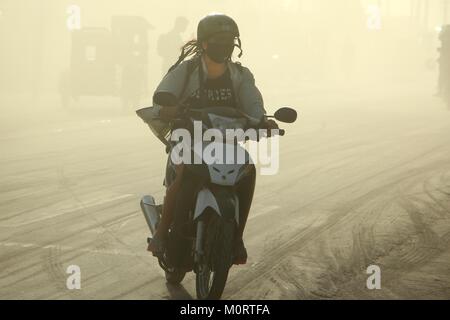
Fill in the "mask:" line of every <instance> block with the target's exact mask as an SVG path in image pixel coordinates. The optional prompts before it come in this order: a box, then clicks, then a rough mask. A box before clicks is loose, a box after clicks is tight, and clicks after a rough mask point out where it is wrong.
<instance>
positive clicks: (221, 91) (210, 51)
mask: <svg viewBox="0 0 450 320" xmlns="http://www.w3.org/2000/svg"><path fill="white" fill-rule="evenodd" d="M235 47H237V48H238V49H240V54H239V57H241V56H242V48H241V40H240V33H239V28H238V26H237V24H236V22H235V21H234V20H233V19H232V18H230V17H229V16H227V15H224V14H211V15H208V16H206V17H204V18H203V19H202V20H201V21H200V23H199V24H198V30H197V39H196V40H192V41H189V42H188V43H187V44H186V45H185V46H184V47H183V48H182V53H181V55H180V58H179V59H178V61H177V63H176V64H175V65H174V66H173V67H172V68H171V69H170V70H169V72H168V74H167V75H166V76H165V77H164V79H163V80H162V82H161V83H160V84H159V86H158V88H157V89H156V92H155V94H154V97H153V102H154V106H155V109H156V110H157V111H156V112H158V113H159V117H160V118H161V119H164V120H167V121H170V119H173V118H175V117H176V116H177V115H178V114H179V112H180V111H181V110H183V108H201V107H214V106H220V107H230V108H239V109H240V110H242V111H243V112H245V113H246V114H248V115H249V116H251V117H253V118H255V119H260V120H261V127H262V128H266V129H268V130H270V129H278V125H277V123H276V122H275V121H273V120H267V119H266V118H265V117H264V116H265V114H266V111H265V109H264V106H263V99H262V96H261V93H260V91H259V90H258V88H257V87H256V86H255V79H254V77H253V74H252V73H251V72H250V70H249V69H247V68H245V67H243V66H242V65H241V64H239V63H234V62H232V61H231V57H232V54H233V51H234V49H235ZM188 57H191V59H190V60H187V61H185V59H186V58H188ZM269 132H270V131H269ZM183 168H184V166H183V164H181V165H174V164H173V163H171V161H170V157H169V161H168V165H167V172H166V179H165V186H166V195H165V197H164V204H163V208H162V216H161V221H160V223H159V224H158V227H157V231H156V233H155V235H154V238H153V239H151V241H150V242H149V246H148V251H150V252H152V253H153V255H155V256H158V255H160V254H162V253H163V252H164V248H165V243H166V240H167V235H168V230H169V228H170V226H171V223H172V219H173V211H174V207H175V202H176V197H177V192H178V191H179V190H180V186H181V184H182V183H183V174H184V169H183ZM252 171H253V172H252V174H251V175H250V176H249V178H248V179H247V180H246V181H243V182H242V183H241V185H240V186H239V188H238V191H237V193H238V196H239V211H240V221H239V229H238V233H237V238H236V241H235V249H234V250H235V251H234V252H235V254H234V256H235V260H234V263H235V264H245V263H246V262H247V250H246V248H245V245H244V242H243V233H244V229H245V224H246V222H247V217H248V214H249V211H250V206H251V203H252V199H253V193H254V187H255V179H256V170H255V168H253V170H252Z"/></svg>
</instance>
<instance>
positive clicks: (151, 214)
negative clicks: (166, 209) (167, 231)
mask: <svg viewBox="0 0 450 320" xmlns="http://www.w3.org/2000/svg"><path fill="white" fill-rule="evenodd" d="M161 208H162V207H161V206H157V205H156V204H155V199H154V198H153V197H152V196H144V197H143V198H142V199H141V209H142V213H143V214H144V217H145V221H147V224H148V227H149V228H150V232H151V233H152V235H154V234H155V232H156V228H157V227H158V223H159V221H160V219H161V216H160V211H161Z"/></svg>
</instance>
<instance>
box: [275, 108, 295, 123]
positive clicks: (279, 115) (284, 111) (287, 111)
mask: <svg viewBox="0 0 450 320" xmlns="http://www.w3.org/2000/svg"><path fill="white" fill-rule="evenodd" d="M275 119H277V120H278V121H281V122H285V123H294V122H295V121H296V120H297V111H295V110H294V109H292V108H287V107H286V108H281V109H279V110H278V111H277V112H275Z"/></svg>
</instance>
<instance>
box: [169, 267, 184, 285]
mask: <svg viewBox="0 0 450 320" xmlns="http://www.w3.org/2000/svg"><path fill="white" fill-rule="evenodd" d="M185 276H186V272H184V271H181V270H179V269H174V271H173V272H167V271H166V281H167V283H170V284H173V285H179V284H180V283H181V282H183V280H184V277H185Z"/></svg>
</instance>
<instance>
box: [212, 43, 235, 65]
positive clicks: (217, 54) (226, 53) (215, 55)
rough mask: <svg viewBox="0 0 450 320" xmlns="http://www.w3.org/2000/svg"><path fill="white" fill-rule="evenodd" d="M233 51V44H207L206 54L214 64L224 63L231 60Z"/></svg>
mask: <svg viewBox="0 0 450 320" xmlns="http://www.w3.org/2000/svg"><path fill="white" fill-rule="evenodd" d="M233 51H234V43H231V44H222V43H211V42H209V43H208V48H207V49H206V54H207V55H208V57H209V58H210V59H211V60H212V61H214V62H215V63H224V62H225V61H227V60H228V59H230V58H231V55H232V54H233Z"/></svg>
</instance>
